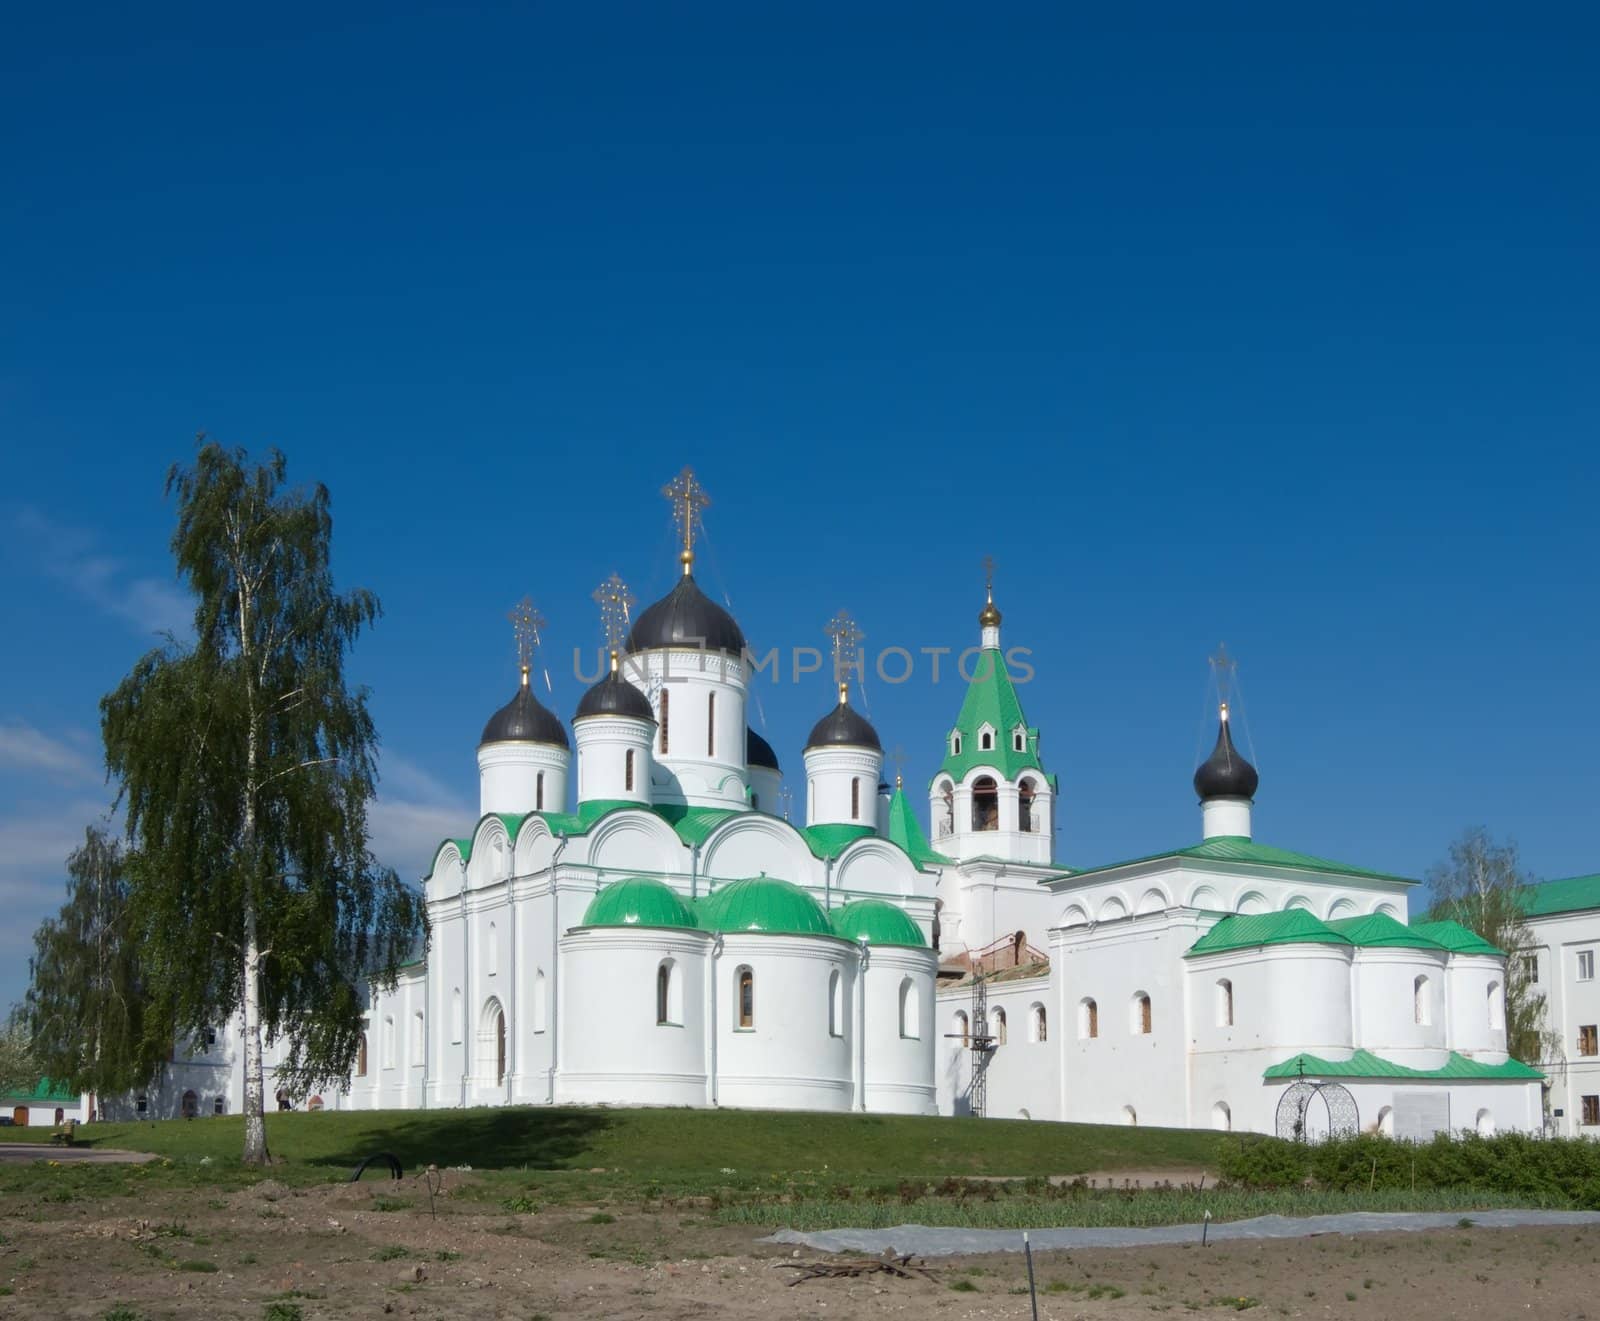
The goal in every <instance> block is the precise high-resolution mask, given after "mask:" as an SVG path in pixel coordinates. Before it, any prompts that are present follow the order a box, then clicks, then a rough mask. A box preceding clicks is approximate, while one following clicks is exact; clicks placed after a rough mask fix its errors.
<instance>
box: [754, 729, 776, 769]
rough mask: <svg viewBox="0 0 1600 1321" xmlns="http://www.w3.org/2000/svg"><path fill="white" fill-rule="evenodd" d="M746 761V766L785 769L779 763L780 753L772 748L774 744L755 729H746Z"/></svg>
mask: <svg viewBox="0 0 1600 1321" xmlns="http://www.w3.org/2000/svg"><path fill="white" fill-rule="evenodd" d="M744 763H745V765H746V766H762V767H765V768H766V769H767V770H769V771H781V770H782V769H783V767H781V766H779V765H778V754H777V753H776V752H774V751H773V750H772V744H770V743H768V742H767V741H766V739H764V738H762V737H761V735H760V734H758V733H756V732H755V730H753V729H746V730H745V731H744Z"/></svg>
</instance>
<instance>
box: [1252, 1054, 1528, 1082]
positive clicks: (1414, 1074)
mask: <svg viewBox="0 0 1600 1321" xmlns="http://www.w3.org/2000/svg"><path fill="white" fill-rule="evenodd" d="M1302 1074H1304V1076H1305V1077H1307V1078H1436V1079H1439V1080H1440V1081H1445V1082H1453V1081H1455V1082H1459V1081H1466V1080H1470V1079H1481V1080H1486V1081H1487V1080H1503V1081H1511V1082H1529V1081H1532V1080H1533V1079H1535V1078H1543V1077H1544V1074H1542V1073H1540V1072H1539V1070H1537V1069H1530V1068H1529V1067H1528V1066H1527V1065H1526V1064H1524V1063H1522V1061H1521V1060H1509V1059H1508V1060H1507V1061H1506V1062H1505V1063H1504V1064H1485V1063H1484V1062H1483V1061H1482V1060H1473V1059H1468V1058H1467V1057H1466V1056H1465V1055H1458V1054H1456V1052H1455V1051H1451V1052H1450V1059H1449V1061H1448V1062H1447V1063H1445V1064H1444V1065H1443V1066H1442V1067H1441V1068H1437V1069H1413V1068H1411V1067H1410V1066H1409V1065H1405V1064H1395V1063H1393V1062H1391V1061H1389V1060H1385V1059H1379V1058H1378V1057H1377V1056H1376V1055H1374V1054H1373V1053H1372V1052H1371V1051H1370V1050H1358V1051H1356V1053H1355V1054H1354V1055H1352V1056H1351V1057H1350V1058H1349V1059H1347V1060H1325V1059H1321V1058H1319V1057H1318V1056H1316V1055H1304V1054H1302V1055H1295V1056H1292V1057H1291V1058H1289V1059H1286V1060H1285V1061H1284V1062H1283V1063H1282V1064H1274V1065H1273V1066H1272V1067H1271V1068H1269V1069H1268V1070H1266V1072H1265V1073H1263V1074H1262V1075H1261V1076H1262V1077H1263V1078H1267V1079H1270V1080H1272V1081H1274V1082H1276V1081H1281V1080H1285V1079H1290V1078H1299V1077H1300V1076H1301V1075H1302Z"/></svg>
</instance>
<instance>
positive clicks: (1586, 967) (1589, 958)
mask: <svg viewBox="0 0 1600 1321" xmlns="http://www.w3.org/2000/svg"><path fill="white" fill-rule="evenodd" d="M1578 980H1579V981H1580V982H1592V981H1593V980H1594V951H1593V950H1592V949H1582V950H1579V951H1578Z"/></svg>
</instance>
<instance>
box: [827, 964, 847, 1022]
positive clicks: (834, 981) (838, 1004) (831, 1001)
mask: <svg viewBox="0 0 1600 1321" xmlns="http://www.w3.org/2000/svg"><path fill="white" fill-rule="evenodd" d="M828 1035H829V1036H830V1037H842V1036H843V1035H844V978H843V977H842V976H840V974H839V970H838V969H837V968H835V969H834V970H833V971H832V972H831V973H830V974H829V975H828Z"/></svg>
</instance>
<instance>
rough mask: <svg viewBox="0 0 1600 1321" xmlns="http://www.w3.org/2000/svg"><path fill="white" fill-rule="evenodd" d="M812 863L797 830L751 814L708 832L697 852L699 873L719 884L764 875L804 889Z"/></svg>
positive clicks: (775, 818)
mask: <svg viewBox="0 0 1600 1321" xmlns="http://www.w3.org/2000/svg"><path fill="white" fill-rule="evenodd" d="M814 862H815V860H814V859H813V858H812V856H811V850H810V849H809V848H807V847H806V842H805V840H804V839H803V838H801V835H800V832H799V831H798V830H796V829H795V828H794V827H793V826H792V825H790V824H789V823H788V822H787V821H785V820H784V819H783V818H782V817H775V816H766V815H764V814H759V815H758V814H757V813H754V812H741V813H740V814H739V815H738V816H735V817H729V818H728V820H727V821H726V822H724V823H723V824H722V825H720V826H718V827H717V828H716V829H715V830H713V831H712V832H711V834H710V835H709V836H708V837H707V838H706V842H705V844H704V845H702V846H701V849H700V870H701V871H702V872H703V873H704V874H705V875H707V876H713V877H717V878H720V879H722V880H738V879H740V878H741V877H744V876H759V875H760V874H761V873H762V872H765V873H766V874H767V875H768V876H774V877H777V878H778V879H779V880H784V881H793V882H794V883H795V884H796V885H805V884H806V883H807V882H808V881H809V879H810V872H811V868H812V866H813V865H814Z"/></svg>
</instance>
